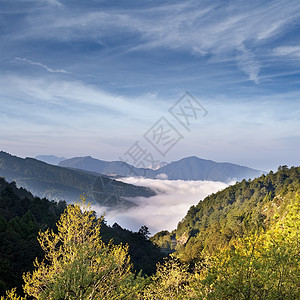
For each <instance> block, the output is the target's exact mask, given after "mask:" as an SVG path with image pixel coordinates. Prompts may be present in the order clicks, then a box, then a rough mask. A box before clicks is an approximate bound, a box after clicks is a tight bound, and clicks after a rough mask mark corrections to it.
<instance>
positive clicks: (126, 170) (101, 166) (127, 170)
mask: <svg viewBox="0 0 300 300" xmlns="http://www.w3.org/2000/svg"><path fill="white" fill-rule="evenodd" d="M59 166H61V167H66V168H71V169H80V170H84V171H89V172H96V173H98V174H104V175H108V176H118V175H119V176H125V177H129V176H143V177H149V178H155V176H156V171H155V170H152V169H143V168H136V167H134V166H131V165H129V164H127V163H125V162H123V161H111V162H108V161H104V160H99V159H96V158H93V157H91V156H84V157H74V158H70V159H67V160H63V161H61V162H60V163H59Z"/></svg>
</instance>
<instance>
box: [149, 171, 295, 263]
mask: <svg viewBox="0 0 300 300" xmlns="http://www.w3.org/2000/svg"><path fill="white" fill-rule="evenodd" d="M297 193H298V194H300V167H292V168H290V169H288V168H287V167H279V170H278V172H276V173H273V172H270V173H269V174H268V175H266V176H265V175H262V176H260V177H259V178H256V179H254V180H252V181H250V180H249V181H246V180H243V181H242V182H240V183H237V184H235V185H233V186H229V187H228V188H226V189H225V190H223V191H220V192H218V193H216V194H212V195H210V196H208V197H206V198H205V199H204V200H203V201H200V202H199V203H198V204H197V205H196V206H192V207H191V208H190V209H189V211H188V213H187V215H186V216H185V217H184V219H183V220H182V221H181V222H179V223H178V226H177V229H176V230H174V231H173V232H172V233H169V232H167V231H163V232H160V233H157V234H156V235H155V236H154V237H153V238H152V240H153V241H154V242H155V243H157V244H158V245H159V246H161V247H162V248H165V250H166V251H168V250H169V251H171V250H172V249H173V251H174V250H178V254H179V255H180V257H181V258H182V259H183V260H185V261H190V262H191V261H194V260H198V259H199V258H201V256H202V254H201V253H202V252H203V253H204V252H208V253H212V252H214V251H215V250H216V249H218V248H222V247H224V246H226V245H228V244H229V242H230V241H231V240H232V239H235V238H238V237H243V236H244V235H245V234H247V233H249V231H252V230H256V229H258V228H264V227H265V226H266V225H267V223H268V220H269V217H270V216H271V215H274V214H275V213H278V214H279V215H283V214H284V213H285V209H286V207H287V205H288V204H289V202H290V200H291V199H292V198H294V197H295V195H296V194H297Z"/></svg>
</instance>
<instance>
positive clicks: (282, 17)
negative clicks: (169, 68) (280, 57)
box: [23, 0, 300, 83]
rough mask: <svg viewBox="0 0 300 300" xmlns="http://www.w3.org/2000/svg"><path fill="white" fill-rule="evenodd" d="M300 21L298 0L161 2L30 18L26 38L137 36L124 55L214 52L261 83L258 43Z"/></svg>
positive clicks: (63, 38) (126, 45) (70, 11)
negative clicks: (154, 51) (158, 51)
mask: <svg viewBox="0 0 300 300" xmlns="http://www.w3.org/2000/svg"><path fill="white" fill-rule="evenodd" d="M297 8H298V9H297ZM137 11H138V12H139V13H137ZM299 17H300V3H299V1H294V0H292V1H291V2H289V5H286V3H284V2H282V1H276V2H273V3H269V4H267V3H259V4H258V3H253V5H251V4H249V5H248V6H247V10H246V9H245V7H244V5H242V4H241V5H239V4H237V3H236V2H235V3H231V4H228V5H226V6H225V5H223V4H222V3H221V2H218V1H213V2H210V4H209V5H207V6H206V7H205V6H202V5H199V4H196V3H195V2H194V1H187V2H185V4H184V5H180V4H178V3H175V4H170V5H167V4H164V3H162V5H161V6H158V7H157V8H155V9H154V8H153V7H149V8H144V9H140V10H136V9H130V8H129V9H126V10H123V9H121V8H119V9H118V8H116V9H113V10H105V9H104V10H103V11H96V12H90V11H88V12H83V13H81V14H80V15H78V14H76V13H74V12H72V10H70V9H69V10H67V13H66V14H65V15H63V17H62V16H57V15H56V14H47V15H46V16H38V17H36V16H32V17H31V18H29V22H30V24H32V27H31V28H29V30H27V34H29V35H30V34H33V35H34V36H38V35H40V36H43V37H45V36H48V37H50V38H54V39H59V40H60V39H61V40H68V39H71V40H72V39H78V38H87V37H88V38H90V39H95V40H99V39H103V40H106V39H107V38H108V36H110V35H111V34H114V35H117V36H118V35H119V34H120V32H122V34H125V35H126V34H130V33H133V34H136V38H137V39H138V40H137V42H136V43H135V44H134V45H132V44H130V43H128V44H127V42H125V44H122V48H123V49H125V51H148V50H151V49H155V48H159V47H164V48H167V49H180V50H181V51H188V52H190V53H191V54H193V53H195V52H198V53H200V54H201V55H204V56H205V55H206V54H210V55H214V56H217V57H219V58H222V59H224V60H227V59H228V58H231V59H232V60H233V61H234V60H236V61H237V67H238V68H240V70H241V71H243V72H244V73H245V74H247V75H248V78H249V80H251V81H253V82H255V83H259V80H260V78H259V72H260V69H261V62H260V59H261V58H260V55H262V53H260V51H259V48H258V47H257V45H259V47H260V48H263V47H262V46H263V45H264V44H265V43H267V42H268V41H269V40H270V39H272V38H274V37H278V36H280V35H282V34H284V33H285V31H286V30H288V28H289V24H292V23H293V22H294V21H295V20H297V19H298V18H299ZM36 24H42V26H36ZM23 36H26V33H25V34H24V35H23ZM129 40H130V39H129ZM265 50H266V49H263V51H265Z"/></svg>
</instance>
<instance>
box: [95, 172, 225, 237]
mask: <svg viewBox="0 0 300 300" xmlns="http://www.w3.org/2000/svg"><path fill="white" fill-rule="evenodd" d="M119 180H120V181H122V182H125V183H130V184H134V185H139V186H145V187H149V188H151V189H153V190H154V191H155V192H156V193H157V195H156V196H153V197H150V198H145V197H135V198H131V199H130V201H132V202H134V203H135V204H136V205H137V206H135V207H132V208H129V209H111V208H108V207H101V206H99V205H94V206H93V209H94V210H95V211H96V212H97V215H98V216H100V215H102V214H105V219H106V221H107V223H108V224H109V225H112V224H114V223H115V222H116V223H118V224H119V225H120V226H122V227H123V228H126V229H130V230H132V231H138V230H139V228H140V227H141V226H142V225H146V226H147V227H148V228H149V230H150V233H151V235H153V234H155V233H156V232H158V231H161V230H169V231H172V230H173V229H175V228H176V227H177V224H178V222H179V221H180V220H182V218H183V217H184V216H185V215H186V213H187V211H188V210H189V208H190V207H191V206H192V205H195V204H197V203H198V202H199V201H200V200H203V199H204V198H205V197H206V196H207V195H210V194H212V193H215V192H217V191H219V190H222V189H224V188H226V187H227V186H228V184H226V183H223V182H216V181H184V180H160V179H148V178H134V177H130V178H122V179H119Z"/></svg>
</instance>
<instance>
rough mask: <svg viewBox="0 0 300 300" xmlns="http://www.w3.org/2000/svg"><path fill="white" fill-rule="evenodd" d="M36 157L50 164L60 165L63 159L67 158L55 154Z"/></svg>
mask: <svg viewBox="0 0 300 300" xmlns="http://www.w3.org/2000/svg"><path fill="white" fill-rule="evenodd" d="M35 159H37V160H40V161H43V162H45V163H47V164H50V165H58V164H59V163H60V162H61V161H63V160H66V159H67V158H65V157H57V156H55V155H38V156H36V157H35Z"/></svg>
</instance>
